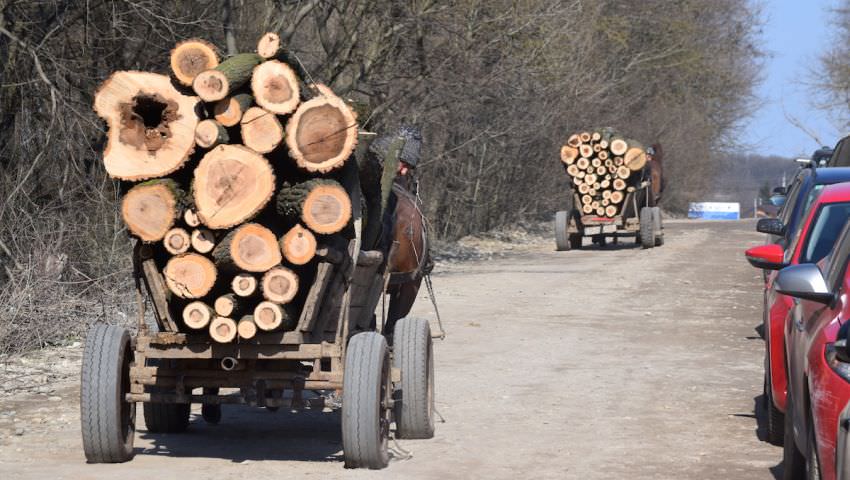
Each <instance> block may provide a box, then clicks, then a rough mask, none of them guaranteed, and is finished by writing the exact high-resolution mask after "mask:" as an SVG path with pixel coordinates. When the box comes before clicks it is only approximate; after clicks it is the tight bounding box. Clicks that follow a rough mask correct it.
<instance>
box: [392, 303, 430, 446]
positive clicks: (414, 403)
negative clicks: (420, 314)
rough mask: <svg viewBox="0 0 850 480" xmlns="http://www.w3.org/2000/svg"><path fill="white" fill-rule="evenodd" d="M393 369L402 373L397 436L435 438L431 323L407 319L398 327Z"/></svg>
mask: <svg viewBox="0 0 850 480" xmlns="http://www.w3.org/2000/svg"><path fill="white" fill-rule="evenodd" d="M393 366H394V367H395V368H398V369H399V370H400V371H401V397H400V398H396V404H395V423H396V436H397V437H398V438H432V437H433V436H434V345H433V343H432V341H431V326H430V325H428V321H427V320H424V319H421V318H403V319H401V320H399V321H398V323H396V325H395V331H394V333H393ZM399 400H400V401H399Z"/></svg>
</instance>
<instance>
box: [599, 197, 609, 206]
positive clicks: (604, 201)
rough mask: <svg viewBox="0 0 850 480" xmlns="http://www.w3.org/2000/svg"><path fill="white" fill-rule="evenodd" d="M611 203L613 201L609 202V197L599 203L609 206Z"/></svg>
mask: <svg viewBox="0 0 850 480" xmlns="http://www.w3.org/2000/svg"><path fill="white" fill-rule="evenodd" d="M609 203H611V202H609V201H608V199H607V198H603V199H602V201H601V202H599V204H600V205H602V206H603V207H607V206H608V204H609Z"/></svg>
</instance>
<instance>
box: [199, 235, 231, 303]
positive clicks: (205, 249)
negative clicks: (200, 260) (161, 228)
mask: <svg viewBox="0 0 850 480" xmlns="http://www.w3.org/2000/svg"><path fill="white" fill-rule="evenodd" d="M191 242H192V248H194V249H195V251H196V252H198V253H210V252H212V251H213V248H215V234H214V233H213V232H212V231H211V230H207V229H206V228H196V229H195V230H192V235H191ZM225 316H226V315H225Z"/></svg>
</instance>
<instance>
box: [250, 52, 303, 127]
mask: <svg viewBox="0 0 850 480" xmlns="http://www.w3.org/2000/svg"><path fill="white" fill-rule="evenodd" d="M298 80H299V79H298V75H297V74H296V73H295V71H294V70H293V69H292V68H291V67H290V66H289V65H287V64H285V63H283V62H280V61H277V60H268V61H266V62H263V63H261V64H259V65H258V66H257V67H256V68H254V74H253V76H252V77H251V91H252V92H254V99H255V101H256V102H257V105H259V106H261V107H263V108H265V109H266V110H268V111H270V112H274V113H276V114H278V115H288V114H290V113H292V112H294V111H295V109H296V108H298V103H299V102H300V101H301V92H300V86H299V81H298Z"/></svg>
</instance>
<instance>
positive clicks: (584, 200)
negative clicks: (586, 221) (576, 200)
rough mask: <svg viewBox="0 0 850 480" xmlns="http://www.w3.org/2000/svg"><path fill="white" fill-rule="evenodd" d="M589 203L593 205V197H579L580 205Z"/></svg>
mask: <svg viewBox="0 0 850 480" xmlns="http://www.w3.org/2000/svg"><path fill="white" fill-rule="evenodd" d="M591 203H593V197H591V196H590V195H582V196H581V204H582V205H590V204H591Z"/></svg>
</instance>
